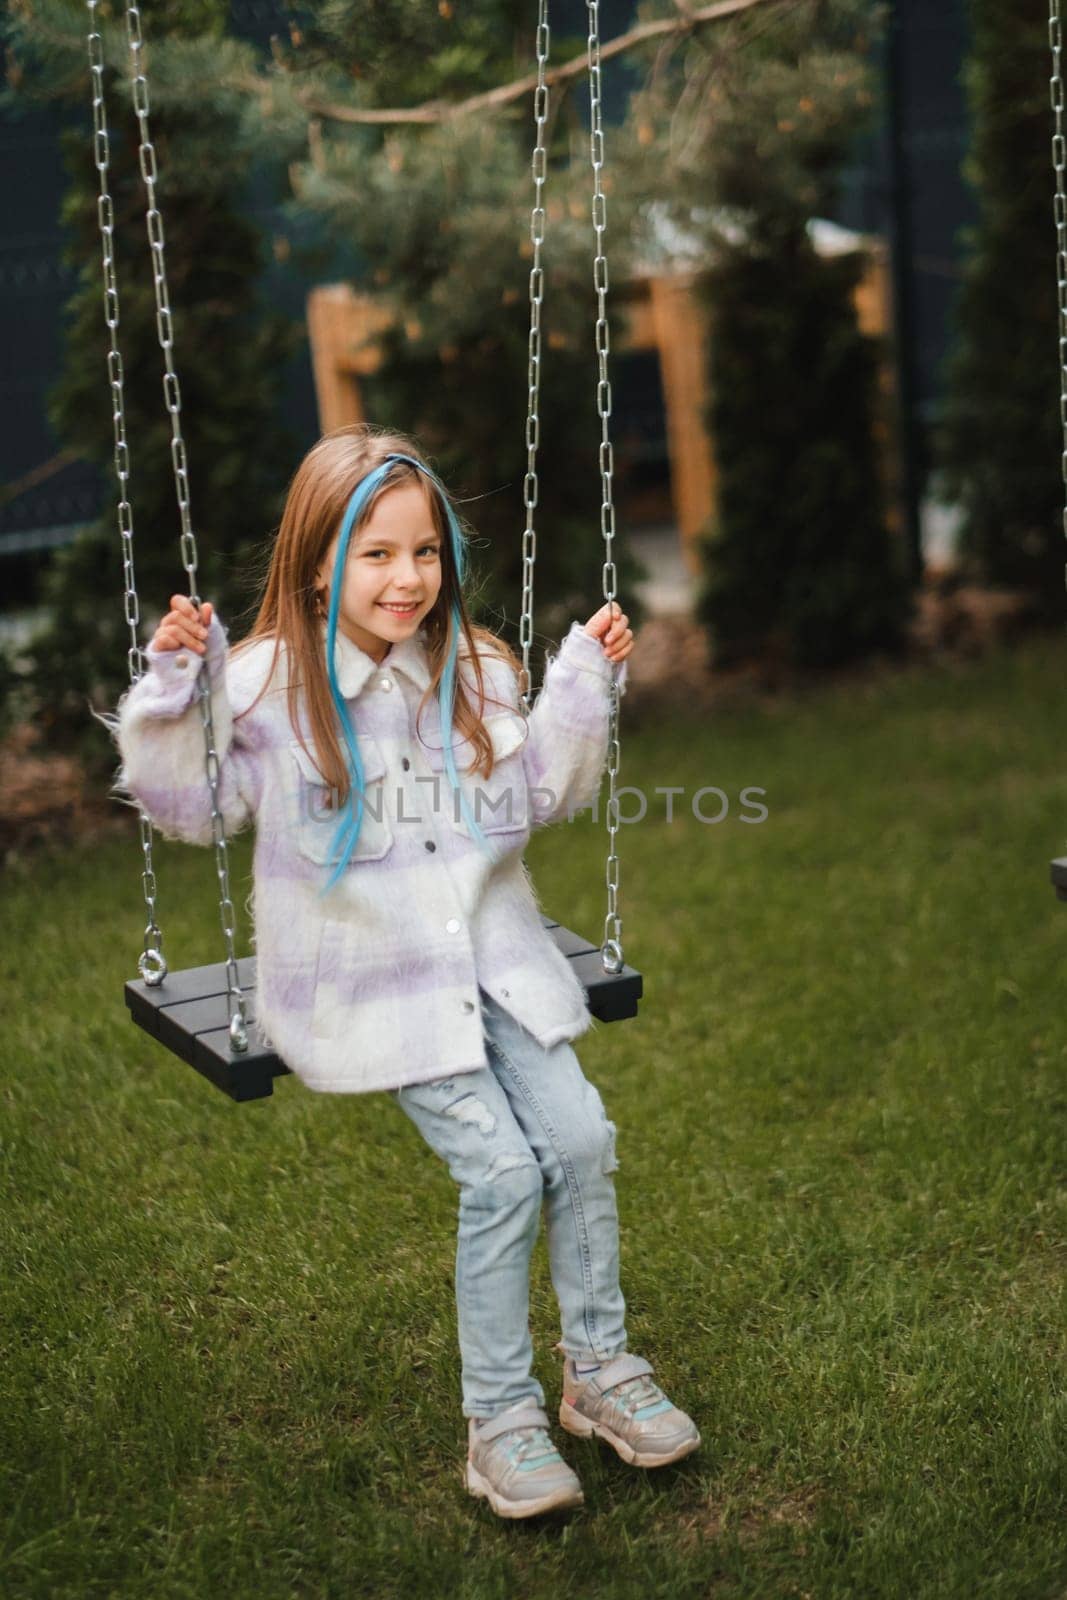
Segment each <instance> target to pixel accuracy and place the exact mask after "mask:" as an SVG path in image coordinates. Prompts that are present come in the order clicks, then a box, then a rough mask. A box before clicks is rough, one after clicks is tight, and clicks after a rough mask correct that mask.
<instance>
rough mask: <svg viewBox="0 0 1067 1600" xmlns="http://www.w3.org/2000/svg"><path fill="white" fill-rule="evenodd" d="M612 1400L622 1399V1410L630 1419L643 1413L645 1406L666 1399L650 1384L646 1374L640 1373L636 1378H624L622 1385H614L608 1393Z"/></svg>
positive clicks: (657, 1403)
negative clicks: (640, 1412) (620, 1397)
mask: <svg viewBox="0 0 1067 1600" xmlns="http://www.w3.org/2000/svg"><path fill="white" fill-rule="evenodd" d="M609 1393H610V1395H611V1398H612V1399H613V1400H614V1399H616V1398H617V1397H619V1396H622V1397H623V1401H624V1404H623V1409H624V1410H625V1411H627V1412H628V1413H629V1415H630V1416H631V1417H633V1416H636V1415H637V1413H638V1412H639V1411H643V1410H644V1409H645V1407H646V1406H654V1405H659V1404H660V1403H661V1402H662V1401H663V1400H665V1399H666V1398H667V1397H666V1395H665V1394H664V1393H663V1390H662V1389H660V1388H659V1386H658V1385H657V1384H655V1383H653V1382H652V1379H651V1378H650V1377H649V1375H648V1373H647V1372H642V1373H640V1374H639V1375H638V1376H637V1377H636V1378H626V1379H625V1380H624V1381H623V1382H622V1383H617V1384H614V1385H613V1386H612V1388H611V1390H610V1391H609Z"/></svg>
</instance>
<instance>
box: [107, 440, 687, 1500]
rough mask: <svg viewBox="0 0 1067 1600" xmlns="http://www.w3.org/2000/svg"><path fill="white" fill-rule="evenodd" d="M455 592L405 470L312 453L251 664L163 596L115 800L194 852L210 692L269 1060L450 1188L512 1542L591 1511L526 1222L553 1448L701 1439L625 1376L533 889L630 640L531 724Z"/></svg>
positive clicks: (603, 643) (372, 452)
mask: <svg viewBox="0 0 1067 1600" xmlns="http://www.w3.org/2000/svg"><path fill="white" fill-rule="evenodd" d="M465 576H466V546H465V539H464V534H463V532H462V531H461V529H460V525H459V522H458V519H457V517H456V514H455V512H454V510H453V509H452V506H451V503H450V501H449V499H448V497H447V495H446V493H445V490H444V489H443V487H442V485H441V484H440V483H439V482H438V480H437V478H436V477H435V475H434V474H433V473H432V472H431V471H430V469H429V467H428V466H427V465H426V463H425V462H424V461H423V459H422V457H421V456H420V455H419V453H418V451H417V450H416V448H415V446H414V445H413V444H412V443H411V441H410V440H408V439H406V438H404V437H403V436H402V435H399V434H395V433H386V432H384V431H383V430H380V429H375V428H370V427H366V426H362V425H359V426H355V427H349V428H341V429H339V430H338V431H337V432H335V433H331V434H329V435H328V436H327V437H325V438H324V439H321V440H320V441H319V443H318V444H317V445H316V446H315V447H314V448H313V449H312V450H311V451H310V453H309V454H308V455H307V457H306V458H305V460H304V461H303V463H302V464H301V466H300V468H299V470H298V471H297V474H296V476H295V478H294V479H293V482H292V485H291V486H290V490H289V495H288V498H287V501H286V505H285V511H284V514H283V517H282V522H281V527H280V529H279V531H278V535H277V539H276V541H275V544H274V548H273V552H272V555H271V559H270V566H269V570H268V574H267V579H266V587H265V592H264V595H263V599H262V603H261V605H260V609H259V613H258V616H257V618H256V621H255V624H254V626H253V628H252V631H251V633H250V635H249V637H248V638H247V639H246V640H244V641H242V643H241V644H239V645H238V646H236V647H235V648H234V649H233V650H229V649H228V648H227V639H226V634H225V631H224V629H223V627H222V624H221V623H220V621H219V618H218V616H217V614H216V613H215V612H214V610H213V607H212V606H211V604H210V602H208V601H205V602H204V603H203V604H202V606H201V608H200V612H199V614H198V613H197V611H196V608H195V607H194V606H193V604H192V602H191V601H190V600H189V599H188V598H186V597H183V596H181V595H174V596H173V597H172V599H171V608H172V609H171V610H170V611H169V612H168V613H167V615H166V616H165V617H164V619H163V621H162V622H161V623H160V625H159V628H158V630H157V632H156V634H155V636H154V638H153V639H152V642H151V644H150V645H149V647H148V649H147V652H146V654H147V658H148V662H149V670H148V671H147V672H146V673H145V674H144V676H143V677H142V678H141V679H140V680H139V681H138V682H137V684H136V685H135V686H134V687H133V688H131V690H130V691H129V692H128V694H126V695H125V696H124V697H123V699H122V701H121V702H120V705H119V709H118V715H117V717H116V718H115V719H114V727H115V732H116V736H117V740H118V744H119V749H120V751H121V754H122V758H123V766H122V769H121V771H120V773H119V776H118V779H117V780H116V788H119V789H121V790H123V791H124V792H125V793H128V794H130V795H132V796H134V797H135V798H136V800H137V801H139V802H140V803H141V804H142V805H143V806H144V807H145V809H146V811H147V812H148V813H149V815H150V816H151V817H152V819H153V821H154V822H155V823H156V825H157V826H158V827H159V828H160V830H161V831H162V832H163V833H164V834H166V835H168V836H170V837H176V838H181V839H186V840H191V841H193V842H197V843H202V844H209V843H210V842H211V839H212V827H211V809H210V794H209V789H208V785H207V782H206V779H205V777H204V771H203V764H204V748H203V731H202V725H201V718H200V711H199V707H198V703H197V696H196V679H197V675H198V672H199V671H201V670H206V671H207V673H208V681H209V685H210V693H211V704H212V711H213V717H214V726H215V748H216V750H217V752H218V758H219V771H218V789H219V801H220V807H221V810H222V814H223V818H224V821H225V824H226V829H227V832H228V833H231V834H232V833H234V832H236V831H237V830H238V829H239V828H240V827H242V826H243V825H244V824H245V823H246V822H247V821H248V820H249V819H250V818H252V817H254V818H255V820H256V845H255V862H254V874H253V877H254V921H255V945H256V953H257V972H258V977H257V988H256V996H255V1009H256V1024H257V1027H258V1030H259V1032H260V1033H261V1034H262V1035H263V1036H264V1038H265V1039H267V1040H268V1041H269V1042H270V1043H271V1044H272V1045H273V1046H274V1048H275V1049H276V1050H277V1051H278V1053H279V1055H280V1056H281V1057H282V1058H283V1060H284V1061H285V1062H286V1064H287V1066H289V1068H290V1069H291V1070H292V1071H293V1072H294V1073H295V1074H296V1075H297V1076H298V1077H300V1078H301V1079H302V1080H303V1082H304V1083H305V1084H307V1085H308V1087H309V1088H311V1089H316V1090H320V1091H323V1092H330V1093H340V1094H346V1093H347V1094H355V1093H364V1092H367V1091H370V1090H376V1089H377V1090H383V1091H386V1092H388V1093H389V1094H390V1095H391V1097H392V1098H393V1099H394V1100H395V1102H396V1104H397V1105H398V1106H399V1107H400V1108H401V1110H403V1111H404V1112H406V1114H407V1115H408V1116H409V1117H410V1118H411V1120H412V1121H413V1122H414V1123H415V1126H416V1127H417V1128H418V1129H419V1131H420V1133H421V1134H422V1135H423V1137H424V1138H425V1139H426V1140H427V1142H428V1143H429V1144H430V1146H431V1147H432V1148H433V1149H434V1150H435V1151H436V1152H437V1154H438V1155H439V1156H441V1158H442V1159H443V1160H444V1161H446V1162H447V1163H448V1167H449V1171H450V1173H451V1175H452V1177H453V1178H454V1179H455V1181H456V1183H457V1184H458V1186H459V1237H458V1245H457V1251H456V1276H455V1287H456V1300H457V1316H458V1329H459V1344H460V1351H461V1357H462V1391H463V1414H464V1415H465V1416H466V1417H467V1419H468V1456H467V1468H466V1483H467V1487H468V1489H469V1490H470V1492H471V1493H472V1494H475V1495H479V1496H484V1497H486V1498H487V1499H488V1500H489V1503H490V1505H491V1506H492V1508H493V1510H494V1511H495V1512H497V1513H498V1514H499V1515H500V1516H504V1517H527V1516H533V1515H535V1514H537V1513H539V1512H543V1511H548V1510H550V1509H554V1508H559V1507H564V1506H573V1505H578V1504H580V1503H581V1501H582V1499H583V1496H582V1489H581V1484H580V1483H579V1480H578V1478H577V1477H576V1475H575V1474H574V1473H573V1472H572V1471H571V1469H570V1468H569V1467H568V1466H567V1465H566V1463H565V1462H564V1461H563V1460H562V1458H561V1457H560V1455H559V1454H558V1452H557V1451H556V1448H555V1446H554V1445H553V1443H552V1439H551V1437H550V1435H549V1432H548V1417H547V1415H546V1413H545V1410H544V1404H545V1396H544V1391H543V1389H542V1388H541V1386H540V1384H539V1383H538V1382H537V1380H536V1378H535V1377H534V1376H533V1375H532V1373H531V1362H532V1349H531V1342H530V1331H529V1264H530V1256H531V1252H532V1250H533V1246H534V1242H535V1240H536V1237H537V1233H538V1227H539V1219H540V1213H541V1209H542V1206H544V1208H545V1212H546V1223H547V1234H548V1250H549V1259H550V1265H551V1272H552V1282H553V1286H554V1288H555V1290H556V1293H557V1295H558V1298H559V1304H560V1313H561V1321H562V1332H563V1338H562V1340H561V1342H560V1343H559V1344H558V1345H557V1346H556V1348H557V1349H558V1350H560V1351H561V1352H562V1353H563V1356H564V1372H563V1401H562V1405H561V1407H560V1414H559V1415H560V1422H561V1423H562V1424H563V1426H564V1427H565V1428H566V1429H567V1430H568V1431H569V1432H571V1433H576V1434H579V1435H581V1436H583V1437H588V1436H590V1435H593V1434H597V1435H599V1436H600V1437H602V1438H603V1439H605V1440H607V1441H608V1442H609V1443H610V1444H611V1445H612V1446H613V1447H614V1448H615V1450H616V1451H617V1452H618V1453H619V1455H620V1456H621V1457H622V1458H623V1460H624V1461H628V1462H631V1463H633V1464H634V1465H635V1466H642V1467H654V1466H660V1465H663V1464H664V1463H666V1462H669V1461H677V1460H678V1459H679V1458H680V1457H681V1456H684V1455H687V1454H688V1453H689V1452H690V1451H691V1450H694V1449H696V1447H697V1446H698V1444H699V1443H700V1435H699V1433H698V1432H697V1429H696V1427H695V1426H694V1424H693V1422H692V1421H691V1420H690V1418H689V1417H688V1416H686V1414H685V1413H684V1412H683V1411H680V1410H679V1409H678V1408H677V1407H675V1406H674V1405H673V1404H672V1403H671V1401H670V1400H668V1399H667V1398H666V1396H665V1395H664V1394H663V1392H662V1390H661V1389H659V1388H658V1387H657V1385H656V1384H655V1383H654V1382H653V1377H652V1371H653V1369H652V1367H651V1365H650V1363H649V1362H648V1361H646V1360H644V1359H643V1358H641V1357H639V1356H637V1355H634V1354H630V1353H628V1352H627V1350H626V1329H625V1326H624V1321H623V1318H624V1312H625V1305H624V1301H623V1297H622V1293H621V1291H620V1288H619V1246H618V1217H617V1211H616V1204H615V1192H614V1185H613V1180H612V1178H611V1174H612V1172H613V1171H614V1170H615V1167H616V1165H617V1163H616V1160H615V1126H614V1124H613V1123H611V1122H609V1121H608V1120H607V1118H606V1116H605V1112H604V1106H603V1103H602V1101H601V1099H600V1095H599V1094H598V1092H597V1090H596V1088H595V1087H594V1086H593V1084H591V1083H590V1082H589V1081H588V1080H587V1079H586V1078H585V1077H584V1076H583V1074H582V1070H581V1067H580V1066H579V1063H578V1059H577V1056H576V1055H575V1053H574V1051H573V1049H572V1048H571V1043H570V1041H571V1040H573V1039H575V1038H576V1037H577V1036H578V1035H579V1034H582V1033H584V1032H585V1031H586V1030H587V1029H588V1028H589V1027H590V1025H591V1023H592V1018H591V1016H590V1013H589V1010H588V1006H587V1002H586V995H585V991H584V989H583V988H582V986H581V984H580V982H579V981H578V979H577V977H576V976H575V975H574V973H573V972H572V970H571V966H570V963H569V962H568V961H567V959H566V958H565V957H564V956H563V955H562V954H561V953H560V951H559V950H558V949H557V947H556V945H555V943H554V942H553V940H552V939H551V937H550V936H549V934H548V933H547V931H546V930H545V928H544V925H543V923H542V920H541V913H540V910H539V907H538V904H537V901H536V899H535V896H534V892H533V888H532V885H531V882H530V879H529V876H528V874H527V871H526V868H525V866H524V863H523V850H524V848H525V846H526V842H527V840H528V839H529V837H530V831H531V828H532V827H533V826H540V825H543V824H546V823H549V822H553V821H556V820H559V819H562V818H564V817H567V816H570V815H573V812H574V811H575V810H578V809H582V808H584V807H587V806H589V805H591V804H592V802H593V800H594V799H595V797H596V794H597V791H598V788H599V784H600V778H601V773H602V770H603V766H604V762H605V758H606V753H607V736H608V711H609V698H608V688H609V682H610V675H611V670H612V663H613V662H617V663H621V664H622V666H621V671H620V675H619V678H620V688H624V687H625V675H626V666H625V660H626V657H627V656H628V655H629V654H630V651H631V650H632V648H633V635H632V632H631V630H630V628H629V627H628V626H627V618H626V616H625V615H624V614H623V613H622V612H621V610H620V608H619V606H618V605H616V604H614V603H613V604H612V605H611V607H610V608H609V607H608V606H604V607H603V608H602V609H601V610H600V611H598V612H597V613H596V615H595V616H593V617H592V618H590V620H589V621H588V622H587V623H586V624H585V625H584V627H583V625H582V624H581V623H578V622H575V623H573V624H572V626H571V630H570V632H569V634H568V635H567V637H566V639H565V640H564V642H563V645H562V647H561V649H560V652H559V655H558V657H556V658H554V659H550V660H549V663H548V667H547V672H546V678H545V683H544V687H543V689H542V691H541V693H540V695H539V697H538V699H537V702H536V705H535V706H534V708H533V710H532V712H531V714H530V716H529V718H528V719H527V718H526V717H525V715H524V714H523V711H522V708H521V703H520V698H519V681H518V675H517V669H519V667H520V663H519V662H518V661H517V659H516V658H515V656H514V655H513V653H512V652H511V651H510V649H509V648H508V647H507V646H506V645H505V644H504V643H502V641H500V640H499V639H497V638H496V637H495V635H493V634H492V633H490V632H489V631H488V630H486V629H484V628H480V627H477V626H476V625H474V624H472V622H471V621H470V619H469V617H468V614H467V609H466V605H465V602H464V593H463V583H464V579H465ZM201 660H203V662H204V664H205V667H204V669H202V668H201V665H200V663H201Z"/></svg>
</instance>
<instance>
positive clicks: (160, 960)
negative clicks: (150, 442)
mask: <svg viewBox="0 0 1067 1600" xmlns="http://www.w3.org/2000/svg"><path fill="white" fill-rule="evenodd" d="M87 4H88V8H89V41H88V43H89V73H90V77H91V79H92V96H93V161H94V163H95V165H96V170H97V173H98V176H99V190H100V194H99V198H98V200H97V203H96V214H97V221H98V222H99V225H100V248H101V258H102V263H103V277H104V321H105V323H106V324H107V330H108V354H107V381H108V386H109V388H110V389H111V422H112V429H113V432H114V437H115V454H114V459H115V477H116V478H117V480H118V490H119V500H118V512H117V516H118V529H119V539H120V541H121V544H122V579H123V584H124V585H125V614H126V624H127V626H128V628H129V630H130V644H129V648H128V650H127V651H126V666H127V671H128V674H129V681H130V686H131V688H132V686H133V685H134V684H135V683H136V682H137V681H138V679H139V678H142V677H143V676H144V674H145V671H146V664H145V659H144V653H143V651H142V649H141V646H140V643H139V642H138V638H137V629H138V625H139V623H140V620H141V609H140V603H139V601H138V598H137V579H136V575H135V573H134V564H133V506H132V505H131V504H130V499H129V489H130V451H129V446H128V444H127V442H126V395H125V383H124V373H123V367H122V355H121V353H120V351H119V339H118V334H119V289H118V279H117V278H116V275H115V208H114V206H113V204H112V201H111V193H110V185H109V176H110V168H111V143H110V140H109V138H108V131H107V107H106V104H105V101H104V41H103V39H102V37H101V35H100V33H99V32H98V30H97V26H96V12H97V6H98V4H99V0H87ZM137 815H138V823H139V826H140V833H141V857H142V861H143V863H144V865H143V868H142V871H141V891H142V893H143V895H144V904H145V915H146V921H145V930H144V948H143V950H142V952H141V955H140V957H139V959H138V962H137V967H138V971H139V972H140V974H141V977H142V978H143V979H144V981H145V982H146V983H147V984H150V985H151V986H152V987H153V988H155V987H156V986H157V985H158V984H160V983H162V982H163V979H164V978H165V977H166V976H167V960H166V957H165V956H164V954H163V930H162V929H161V928H160V926H159V922H158V920H157V917H156V874H155V868H154V866H153V863H152V823H151V821H150V819H149V817H148V813H147V812H146V811H145V809H144V807H143V806H141V805H138V808H137Z"/></svg>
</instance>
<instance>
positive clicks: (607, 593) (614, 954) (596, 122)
mask: <svg viewBox="0 0 1067 1600" xmlns="http://www.w3.org/2000/svg"><path fill="white" fill-rule="evenodd" d="M586 9H587V11H588V14H589V111H590V149H591V153H592V161H593V229H594V231H595V233H596V253H595V256H594V259H593V286H594V288H595V289H596V297H597V320H596V353H597V363H598V382H597V389H596V405H597V412H598V414H599V416H600V483H601V506H600V531H601V533H602V534H603V536H604V553H605V556H604V566H603V586H604V599H605V601H607V602H608V604H609V605H610V603H611V602H612V601H613V600H614V599H615V577H616V573H615V562H614V559H613V556H612V542H613V540H614V538H615V505H614V501H613V499H612V479H613V477H614V472H615V463H614V457H613V454H612V448H611V433H610V427H609V424H610V421H611V384H610V383H609V381H608V354H609V351H610V337H609V333H608V316H607V293H608V259H607V256H606V255H605V254H604V230H605V228H606V227H607V200H606V198H605V195H604V190H603V187H602V185H601V173H602V172H603V168H604V125H603V119H602V108H601V84H600V4H599V0H586ZM610 614H611V613H610V612H609V615H610ZM619 762H620V748H619V668H618V663H617V662H613V663H612V668H611V707H610V715H609V721H608V803H607V808H606V815H607V824H608V858H607V868H606V873H605V878H606V882H607V888H608V910H607V915H606V916H605V918H604V942H603V944H602V945H601V947H600V954H601V960H602V964H603V967H604V970H605V972H621V971H622V968H623V953H622V922H621V920H620V918H619V914H618V891H619V856H618V851H617V849H616V837H617V835H618V831H619V802H618V797H617V795H616V779H617V777H618V775H619Z"/></svg>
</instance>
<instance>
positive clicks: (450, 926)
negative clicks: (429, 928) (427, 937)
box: [445, 917, 462, 933]
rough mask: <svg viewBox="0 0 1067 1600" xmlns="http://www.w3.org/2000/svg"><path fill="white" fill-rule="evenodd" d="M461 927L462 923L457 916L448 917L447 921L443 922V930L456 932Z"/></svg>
mask: <svg viewBox="0 0 1067 1600" xmlns="http://www.w3.org/2000/svg"><path fill="white" fill-rule="evenodd" d="M461 927H462V923H461V922H460V920H459V918H458V917H449V919H448V921H447V922H446V923H445V932H446V933H458V932H459V930H460V928H461Z"/></svg>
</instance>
